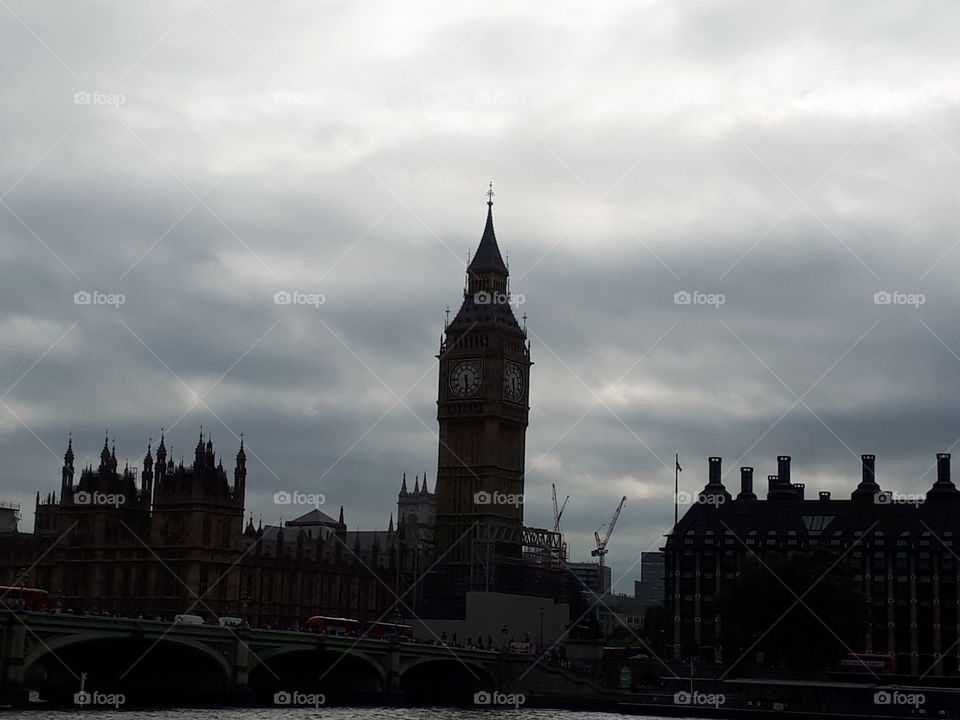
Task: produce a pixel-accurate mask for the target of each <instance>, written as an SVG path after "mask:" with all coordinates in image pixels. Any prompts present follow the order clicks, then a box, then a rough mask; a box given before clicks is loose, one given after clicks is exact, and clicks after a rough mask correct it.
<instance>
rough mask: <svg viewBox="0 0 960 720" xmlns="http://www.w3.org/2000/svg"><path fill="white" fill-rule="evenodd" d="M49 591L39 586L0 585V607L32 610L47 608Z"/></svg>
mask: <svg viewBox="0 0 960 720" xmlns="http://www.w3.org/2000/svg"><path fill="white" fill-rule="evenodd" d="M49 600H50V593H49V592H48V591H46V590H41V589H40V588H28V587H8V586H6V585H0V609H3V610H33V611H38V612H39V611H42V610H46V609H47V603H48V602H49Z"/></svg>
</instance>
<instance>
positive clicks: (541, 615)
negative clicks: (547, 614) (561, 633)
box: [540, 608, 543, 652]
mask: <svg viewBox="0 0 960 720" xmlns="http://www.w3.org/2000/svg"><path fill="white" fill-rule="evenodd" d="M540 652H543V608H540Z"/></svg>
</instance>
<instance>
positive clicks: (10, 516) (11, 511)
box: [0, 501, 20, 535]
mask: <svg viewBox="0 0 960 720" xmlns="http://www.w3.org/2000/svg"><path fill="white" fill-rule="evenodd" d="M19 522H20V506H19V505H17V504H16V503H9V502H3V501H0V535H3V534H9V533H15V532H17V524H18V523H19Z"/></svg>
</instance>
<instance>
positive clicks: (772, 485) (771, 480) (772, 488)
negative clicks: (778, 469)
mask: <svg viewBox="0 0 960 720" xmlns="http://www.w3.org/2000/svg"><path fill="white" fill-rule="evenodd" d="M778 480H779V478H778V477H777V476H776V475H767V500H769V499H770V496H771V495H773V493H774V492H776V490H777V481H778Z"/></svg>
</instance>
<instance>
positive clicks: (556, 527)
mask: <svg viewBox="0 0 960 720" xmlns="http://www.w3.org/2000/svg"><path fill="white" fill-rule="evenodd" d="M552 485H553V531H554V532H555V533H558V532H560V517H561V516H562V515H563V509H564V508H565V507H566V506H567V501H568V500H569V499H570V496H569V495H567V496H566V497H565V498H564V499H563V504H562V505H560V506H558V505H557V484H556V483H552Z"/></svg>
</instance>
